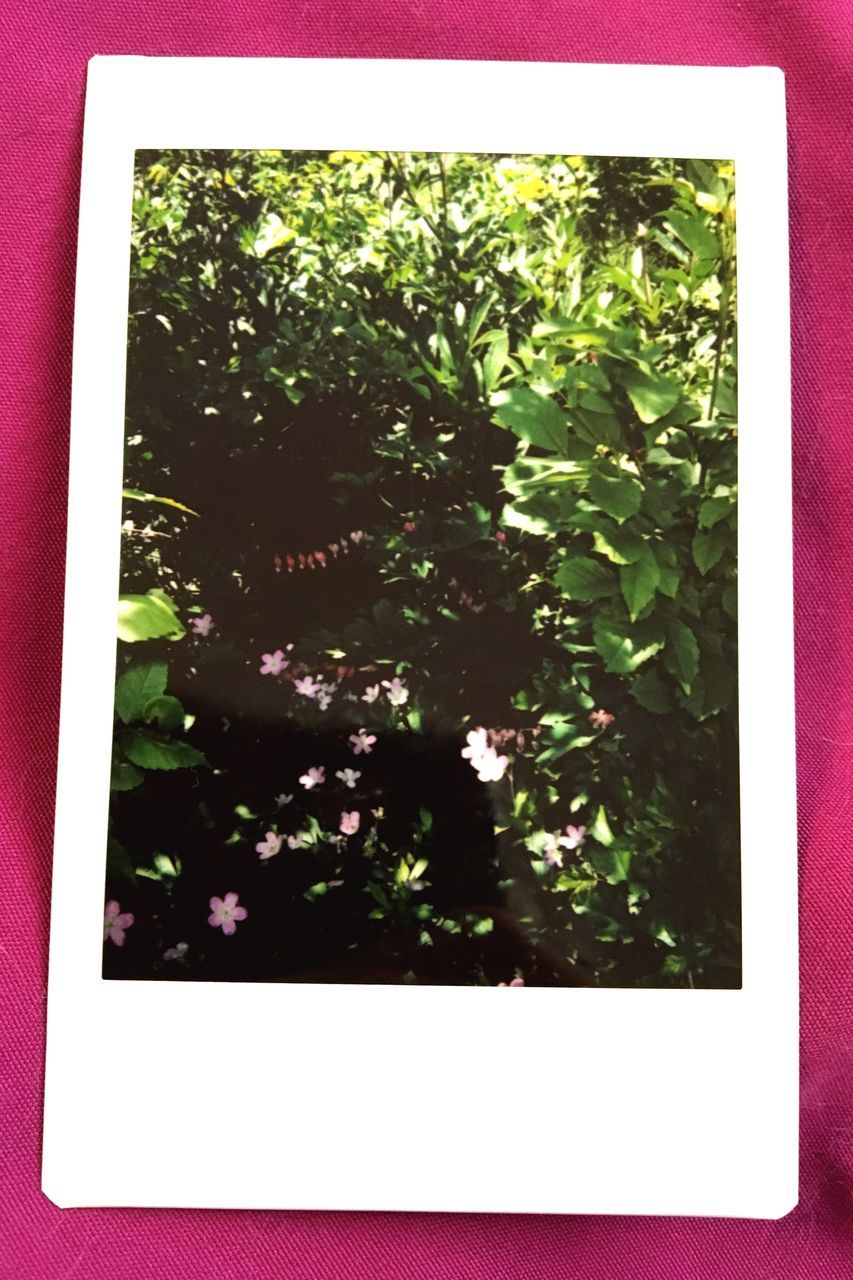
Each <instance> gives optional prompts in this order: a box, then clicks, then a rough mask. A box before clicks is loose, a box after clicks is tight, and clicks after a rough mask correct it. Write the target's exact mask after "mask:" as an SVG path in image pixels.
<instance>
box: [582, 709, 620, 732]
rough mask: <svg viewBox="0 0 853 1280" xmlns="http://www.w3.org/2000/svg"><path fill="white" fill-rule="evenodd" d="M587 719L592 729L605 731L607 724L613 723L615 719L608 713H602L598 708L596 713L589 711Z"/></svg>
mask: <svg viewBox="0 0 853 1280" xmlns="http://www.w3.org/2000/svg"><path fill="white" fill-rule="evenodd" d="M588 719H589V723H590V724H591V725H592V726H593V728H595V729H606V728H607V726H608V725H609V724H612V723H613V721H614V720H615V719H616V717H615V716H613V715H611V714H610V712H609V711H602V710H601V708H600V707H599V709H598V710H597V711H590V713H589V717H588Z"/></svg>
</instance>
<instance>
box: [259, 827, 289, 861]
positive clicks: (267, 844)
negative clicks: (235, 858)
mask: <svg viewBox="0 0 853 1280" xmlns="http://www.w3.org/2000/svg"><path fill="white" fill-rule="evenodd" d="M283 842H284V837H283V836H279V835H276V833H275V832H274V831H268V832H267V834H266V837H265V838H264V839H263V840H261V841H259V843H258V844H256V845H255V852H256V853H259V854H260V855H261V862H265V861H266V860H267V858H274V857H275V855H276V854H277V853H280V852H281V846H282V844H283Z"/></svg>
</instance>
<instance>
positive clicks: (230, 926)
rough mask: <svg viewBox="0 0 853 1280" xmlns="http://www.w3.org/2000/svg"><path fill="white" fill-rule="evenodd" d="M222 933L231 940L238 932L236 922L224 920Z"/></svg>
mask: <svg viewBox="0 0 853 1280" xmlns="http://www.w3.org/2000/svg"><path fill="white" fill-rule="evenodd" d="M222 932H223V933H224V934H225V935H226V937H228V938H230V937H231V934H232V933H236V932H237V926H236V924H235V923H234V921H233V920H223V921H222Z"/></svg>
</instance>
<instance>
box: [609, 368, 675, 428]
mask: <svg viewBox="0 0 853 1280" xmlns="http://www.w3.org/2000/svg"><path fill="white" fill-rule="evenodd" d="M617 376H618V379H619V381H620V382H621V384H622V386H623V387H624V388H625V390H626V392H627V393H628V399H629V400H630V401H631V404H632V405H633V406H634V408H635V409H636V411H637V417H638V418H639V419H640V421H641V422H644V423H646V425H648V424H649V423H652V422H657V420H658V418H663V417H664V416H665V414H667V413H669V411H670V409H674V408H675V406H676V404H678V401H679V399H680V397H681V388H680V387H679V385H678V383H677V382H674V381H673V380H672V379H671V378H661V377H659V376H658V375H657V374H651V375H650V374H646V373H641V372H640V370H639V369H620V371H619V373H618V375H617Z"/></svg>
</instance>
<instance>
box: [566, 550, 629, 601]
mask: <svg viewBox="0 0 853 1280" xmlns="http://www.w3.org/2000/svg"><path fill="white" fill-rule="evenodd" d="M554 582H555V584H556V586H557V587H559V589H560V591H562V592H563V594H564V595H566V596H568V597H569V599H570V600H598V599H600V598H601V597H602V596H611V595H615V593H616V592H617V591H618V590H619V587H618V585H617V583H616V579H615V576H614V574H613V573H612V571H611V570H610V569H608V568H607V566H606V565H603V564H602V563H601V562H600V561H599V560H590V559H589V558H588V557H587V556H574V557H573V558H572V559H566V560H562V561H561V562H560V564H559V566H558V568H557V571H556V573H555V574H554Z"/></svg>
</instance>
